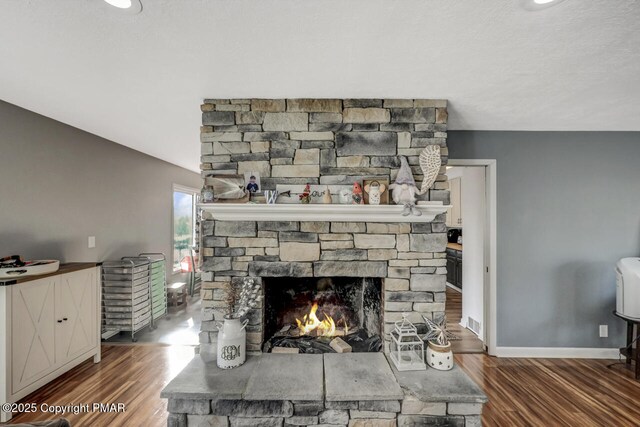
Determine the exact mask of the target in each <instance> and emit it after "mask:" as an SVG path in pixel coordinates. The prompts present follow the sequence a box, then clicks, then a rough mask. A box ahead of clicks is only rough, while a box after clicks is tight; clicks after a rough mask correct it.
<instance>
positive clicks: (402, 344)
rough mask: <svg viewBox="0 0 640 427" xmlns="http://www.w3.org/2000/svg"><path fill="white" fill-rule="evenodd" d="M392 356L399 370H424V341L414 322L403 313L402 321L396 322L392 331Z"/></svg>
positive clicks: (425, 367)
mask: <svg viewBox="0 0 640 427" xmlns="http://www.w3.org/2000/svg"><path fill="white" fill-rule="evenodd" d="M390 352H391V354H390V356H391V360H392V361H393V364H394V365H395V366H396V369H398V371H424V370H425V369H427V366H426V364H425V363H424V343H423V342H422V339H420V336H418V331H417V329H416V327H415V326H414V325H413V323H411V322H409V321H408V320H407V313H403V314H402V321H398V322H396V326H395V328H394V329H393V331H391V346H390Z"/></svg>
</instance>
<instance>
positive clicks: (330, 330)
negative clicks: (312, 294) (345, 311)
mask: <svg viewBox="0 0 640 427" xmlns="http://www.w3.org/2000/svg"><path fill="white" fill-rule="evenodd" d="M316 311H318V303H314V304H313V306H312V307H311V311H309V314H305V315H304V317H303V318H302V321H300V320H299V319H296V322H297V323H298V329H299V330H300V335H311V332H313V331H315V332H316V333H315V334H313V335H316V336H321V337H332V336H334V335H336V322H335V321H334V320H333V318H332V317H331V316H329V315H327V314H326V313H322V314H323V316H324V320H322V321H320V319H318V316H316ZM342 320H343V322H344V333H345V335H346V334H347V333H348V330H349V328H348V326H347V322H346V321H345V320H344V318H343V319H342Z"/></svg>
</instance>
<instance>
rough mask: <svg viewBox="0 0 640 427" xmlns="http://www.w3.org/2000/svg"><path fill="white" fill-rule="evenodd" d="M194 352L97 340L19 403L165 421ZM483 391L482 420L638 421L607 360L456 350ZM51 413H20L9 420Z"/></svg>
mask: <svg viewBox="0 0 640 427" xmlns="http://www.w3.org/2000/svg"><path fill="white" fill-rule="evenodd" d="M191 357H193V347H187V346H184V347H181V346H174V347H160V346H152V345H145V346H125V345H118V346H112V345H103V359H102V362H101V363H100V364H97V365H94V364H93V363H92V362H91V361H88V362H86V363H84V364H82V365H81V366H79V367H77V368H75V369H73V370H72V371H70V372H69V373H67V374H65V375H63V376H62V377H60V378H58V379H57V380H55V381H53V382H52V383H50V384H49V385H47V386H45V387H44V388H43V389H42V390H41V391H38V392H36V393H33V394H32V395H30V396H28V397H27V398H25V399H24V400H23V402H35V403H37V404H38V405H40V404H42V403H47V404H50V405H65V404H70V403H93V402H101V403H124V404H125V405H126V412H124V413H89V414H86V413H84V414H78V415H73V414H66V415H65V417H66V418H67V419H69V420H70V421H71V423H72V425H73V426H165V425H166V416H167V413H166V401H165V400H164V399H160V396H159V395H160V390H162V388H163V387H164V386H165V384H167V383H168V381H169V380H170V379H171V378H173V377H174V376H175V375H177V373H178V372H179V371H180V370H181V369H182V368H183V367H184V366H185V365H186V363H187V362H188V361H189V360H190V359H191ZM455 358H456V361H457V363H458V364H459V365H460V366H461V367H462V369H464V370H465V371H466V372H467V373H468V374H469V375H470V376H471V377H472V378H473V379H474V380H475V381H476V383H478V385H480V387H482V389H483V390H484V391H485V393H487V395H488V396H489V403H488V404H487V405H486V406H485V409H484V413H483V415H482V420H483V424H484V425H485V426H509V427H511V426H545V427H548V426H580V427H586V426H638V425H640V382H639V381H635V380H633V379H632V378H631V373H630V372H629V371H625V370H624V367H623V366H621V365H618V366H615V367H614V369H608V368H607V364H609V363H612V361H603V360H568V359H497V358H494V357H488V356H486V355H484V354H458V355H456V356H455ZM51 418H55V417H54V416H51V415H49V414H42V413H36V414H21V415H18V416H16V417H14V419H13V420H12V422H14V423H17V422H27V421H34V420H45V419H51Z"/></svg>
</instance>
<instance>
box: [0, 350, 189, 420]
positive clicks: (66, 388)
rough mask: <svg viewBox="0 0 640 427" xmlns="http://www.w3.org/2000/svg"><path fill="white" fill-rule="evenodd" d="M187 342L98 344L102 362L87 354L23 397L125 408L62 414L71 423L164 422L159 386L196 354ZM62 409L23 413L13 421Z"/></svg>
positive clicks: (52, 402)
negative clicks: (76, 364) (86, 359)
mask: <svg viewBox="0 0 640 427" xmlns="http://www.w3.org/2000/svg"><path fill="white" fill-rule="evenodd" d="M194 348H195V347H191V346H172V347H169V346H162V345H104V344H103V345H102V362H100V363H98V364H94V363H93V360H88V361H86V362H84V363H83V364H81V365H79V366H77V367H76V368H74V369H72V370H71V371H69V372H67V373H66V374H64V375H62V376H61V377H59V378H57V379H56V380H54V381H52V382H51V383H49V384H48V385H46V386H44V387H42V388H41V389H40V390H38V391H36V392H34V393H32V394H30V395H29V396H27V397H25V398H24V399H23V400H22V402H24V403H36V404H37V405H38V406H40V405H41V404H43V403H46V404H48V405H69V404H87V403H88V404H92V403H94V402H96V403H124V404H125V408H126V412H124V413H100V412H95V413H91V412H89V413H80V414H77V415H74V414H64V415H63V416H64V417H65V418H67V419H68V420H69V421H70V422H71V425H72V426H149V427H152V426H154V427H155V426H158V427H160V426H166V425H167V401H166V400H165V399H160V391H161V390H162V389H163V388H164V387H165V385H167V384H168V383H169V381H171V379H172V378H173V377H175V376H176V375H177V374H178V373H179V372H180V371H181V370H182V369H183V368H184V367H185V366H186V365H187V363H189V361H190V360H191V359H192V358H193V356H194ZM60 416H61V415H54V414H47V413H41V412H39V413H35V414H31V413H24V414H20V415H18V416H15V417H14V418H13V419H12V420H11V423H21V422H28V421H42V420H50V419H56V418H59V417H60Z"/></svg>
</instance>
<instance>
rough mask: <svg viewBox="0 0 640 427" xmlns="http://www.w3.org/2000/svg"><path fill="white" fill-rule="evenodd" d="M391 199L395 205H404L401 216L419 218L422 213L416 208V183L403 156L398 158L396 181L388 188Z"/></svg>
mask: <svg viewBox="0 0 640 427" xmlns="http://www.w3.org/2000/svg"><path fill="white" fill-rule="evenodd" d="M389 189H390V190H391V197H392V198H393V201H394V202H395V203H396V204H397V205H404V210H403V211H402V216H407V215H409V214H412V215H415V216H420V215H422V212H420V210H418V208H416V192H417V190H418V189H417V187H416V181H415V180H414V179H413V174H412V173H411V168H410V167H409V163H408V162H407V158H406V157H405V156H400V170H399V171H398V176H397V177H396V181H395V182H394V183H393V184H391V185H390V186H389Z"/></svg>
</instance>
